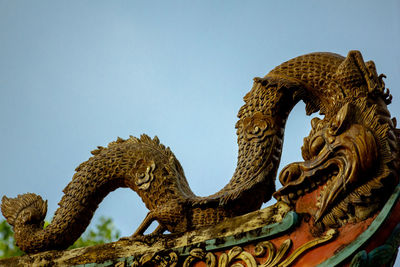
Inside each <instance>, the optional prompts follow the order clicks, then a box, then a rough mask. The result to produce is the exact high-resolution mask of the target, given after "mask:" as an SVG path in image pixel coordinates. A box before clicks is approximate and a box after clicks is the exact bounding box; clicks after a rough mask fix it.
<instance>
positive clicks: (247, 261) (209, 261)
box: [183, 229, 337, 267]
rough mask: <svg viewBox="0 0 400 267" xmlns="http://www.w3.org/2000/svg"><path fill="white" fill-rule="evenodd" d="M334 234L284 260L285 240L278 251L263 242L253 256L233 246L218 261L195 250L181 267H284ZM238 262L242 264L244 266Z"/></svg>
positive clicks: (289, 245) (206, 253)
mask: <svg viewBox="0 0 400 267" xmlns="http://www.w3.org/2000/svg"><path fill="white" fill-rule="evenodd" d="M336 233H337V231H336V230H334V229H330V230H328V231H327V232H326V233H325V234H324V235H323V236H321V237H319V238H316V239H313V240H311V241H309V242H307V243H305V244H303V245H302V246H300V247H299V248H297V249H296V250H295V251H293V253H292V254H290V255H289V256H288V257H286V258H285V256H286V254H287V252H288V251H289V249H290V247H291V245H292V241H291V239H286V240H285V241H284V242H283V243H282V244H281V245H280V247H279V249H278V251H276V248H275V246H274V244H272V243H271V242H269V241H263V242H261V243H259V244H258V245H257V246H256V247H255V249H254V255H252V254H251V253H249V252H247V251H245V250H244V249H243V248H242V247H239V246H235V247H233V248H232V249H231V250H229V251H228V252H227V253H223V254H221V255H220V256H219V258H218V261H217V256H216V255H215V254H214V253H211V252H206V251H204V250H203V249H201V248H195V249H193V250H191V251H190V255H189V256H188V257H187V258H186V259H185V261H184V263H183V266H184V267H191V266H193V264H194V263H196V262H198V261H201V262H204V263H205V264H206V266H207V267H217V266H218V267H228V266H231V267H245V266H246V267H273V266H278V267H286V266H290V265H291V264H292V263H293V262H294V261H295V260H297V259H298V258H300V256H301V255H302V254H303V253H304V252H305V251H307V250H309V249H311V248H314V247H316V246H318V245H319V244H322V243H325V242H328V241H329V240H331V239H332V238H334V237H335V235H336ZM265 254H267V257H266V260H265V261H264V262H263V263H260V264H258V263H257V261H256V258H257V257H263V256H264V255H265ZM239 261H241V262H243V263H244V265H243V263H240V262H239Z"/></svg>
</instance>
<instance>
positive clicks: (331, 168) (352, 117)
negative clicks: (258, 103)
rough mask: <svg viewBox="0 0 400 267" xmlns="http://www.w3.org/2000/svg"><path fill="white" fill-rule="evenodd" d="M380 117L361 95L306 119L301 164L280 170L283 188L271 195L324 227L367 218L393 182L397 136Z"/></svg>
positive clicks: (378, 112) (377, 109) (381, 201)
mask: <svg viewBox="0 0 400 267" xmlns="http://www.w3.org/2000/svg"><path fill="white" fill-rule="evenodd" d="M381 113H382V109H381V108H380V106H379V105H377V104H371V103H368V99H367V98H366V97H365V98H358V99H353V101H350V102H347V103H345V104H344V105H342V106H341V107H340V109H339V111H338V112H337V113H336V114H335V116H332V117H325V118H324V119H319V118H314V119H312V121H311V125H312V130H311V132H310V135H309V136H308V137H306V138H305V139H304V145H303V147H302V156H303V159H304V161H303V162H296V163H292V164H289V165H288V166H286V167H285V168H284V169H283V170H282V172H281V173H280V176H279V179H280V181H281V183H282V185H283V187H282V188H281V189H280V190H278V191H277V192H275V194H274V196H275V197H276V198H277V199H280V200H283V201H285V202H287V203H290V204H292V205H294V206H295V207H296V210H297V212H300V213H309V214H310V215H312V216H313V217H314V220H315V222H316V223H318V224H320V225H321V224H322V225H324V226H327V227H340V226H341V225H344V224H345V223H347V222H356V221H360V220H364V219H365V218H367V217H369V216H371V215H372V214H373V213H374V212H375V211H376V210H377V209H378V208H379V206H380V205H381V204H382V203H383V202H384V201H385V200H386V197H385V194H384V193H383V192H385V190H384V189H386V190H389V189H388V187H389V188H390V185H393V184H394V182H395V180H396V179H397V175H396V172H395V171H396V170H395V168H393V156H392V152H393V151H394V147H393V146H397V145H396V143H397V138H396V137H395V135H394V134H393V133H394V132H393V131H394V127H393V124H392V122H391V121H390V122H389V123H382V121H383V118H384V116H382V115H381ZM387 195H388V194H386V196H387Z"/></svg>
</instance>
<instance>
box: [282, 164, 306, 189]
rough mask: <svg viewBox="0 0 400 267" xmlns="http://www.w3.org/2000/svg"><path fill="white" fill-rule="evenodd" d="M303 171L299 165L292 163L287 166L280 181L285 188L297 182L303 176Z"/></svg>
mask: <svg viewBox="0 0 400 267" xmlns="http://www.w3.org/2000/svg"><path fill="white" fill-rule="evenodd" d="M301 173H302V171H301V169H300V166H299V164H297V163H292V164H290V165H288V166H286V167H285V168H284V169H283V170H282V171H281V173H280V175H279V181H280V182H281V184H282V185H283V186H285V185H287V184H288V183H290V182H292V181H295V180H297V179H298V178H299V177H300V176H301Z"/></svg>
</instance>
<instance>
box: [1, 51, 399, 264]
mask: <svg viewBox="0 0 400 267" xmlns="http://www.w3.org/2000/svg"><path fill="white" fill-rule="evenodd" d="M383 77H384V76H383V75H379V76H378V75H377V72H376V69H375V65H374V63H373V62H372V61H368V62H364V60H363V58H362V56H361V53H360V52H358V51H350V52H349V53H348V55H347V57H342V56H340V55H337V54H333V53H311V54H307V55H303V56H299V57H296V58H294V59H291V60H289V61H287V62H284V63H282V64H281V65H279V66H277V67H276V68H274V69H273V70H272V71H270V72H269V73H268V74H267V75H266V76H265V77H263V78H255V79H254V83H253V87H252V89H251V90H250V92H248V93H247V94H246V95H245V97H244V102H245V103H244V105H243V106H242V107H241V108H240V110H239V112H238V117H239V120H238V122H237V124H236V128H237V142H238V147H239V152H238V162H237V167H236V170H235V172H234V174H233V176H232V178H231V180H230V181H229V182H228V184H227V185H226V186H225V187H224V188H222V189H221V190H220V191H218V192H216V193H215V194H213V195H210V196H207V197H199V196H196V195H195V194H194V193H193V192H192V190H191V189H190V187H189V185H188V182H187V180H186V178H185V175H184V172H183V169H182V166H181V165H180V163H179V161H178V160H177V158H176V157H175V155H174V154H173V153H172V151H171V150H170V149H169V148H167V147H165V146H164V145H162V144H161V143H160V141H159V140H158V138H157V137H155V138H154V139H151V138H150V137H148V136H147V135H142V136H141V137H140V138H136V137H130V138H128V139H126V140H124V139H122V138H118V139H117V140H116V141H115V142H111V143H110V144H109V145H108V146H107V147H98V149H96V150H94V151H92V154H93V156H92V157H91V158H89V159H88V160H87V161H86V162H83V163H82V164H80V165H79V166H78V167H77V168H76V173H75V174H74V176H73V177H72V181H71V182H70V183H69V184H68V185H67V186H66V188H65V189H64V196H63V197H62V199H61V201H60V202H59V208H58V210H57V211H56V213H55V214H54V217H53V220H52V222H51V223H50V224H49V225H48V226H47V227H46V228H45V229H43V219H44V217H45V215H46V210H47V203H46V201H44V200H43V199H42V198H41V197H40V196H38V195H35V194H33V193H28V194H23V195H18V196H17V197H16V198H7V197H6V196H4V197H3V198H2V205H1V211H2V214H3V215H4V216H5V217H6V219H7V222H8V223H9V224H10V225H12V226H13V229H14V232H15V240H16V244H17V246H19V247H20V248H21V249H22V250H23V251H25V252H28V253H33V252H40V251H46V250H52V249H64V248H67V247H68V246H69V245H71V244H72V243H73V242H74V241H75V240H76V239H77V238H79V236H80V235H81V234H82V233H83V232H84V230H85V229H86V227H87V225H88V224H89V222H90V220H91V218H92V216H93V214H94V212H95V210H96V208H97V206H98V204H99V203H100V202H101V201H102V199H103V198H104V197H105V196H106V195H107V194H108V193H109V192H111V191H113V190H115V189H117V188H119V187H129V188H131V189H132V190H134V191H135V192H137V194H138V195H139V196H140V197H141V199H142V200H143V201H144V203H145V204H146V207H147V208H148V209H149V213H148V215H147V216H146V218H145V219H144V220H143V222H142V223H141V224H140V226H139V227H138V229H137V230H136V232H135V233H134V234H133V235H132V237H130V238H132V239H143V234H144V232H145V231H146V229H147V228H148V227H149V226H150V224H151V223H152V222H153V221H157V222H158V223H159V226H158V227H157V229H156V230H155V231H154V233H153V234H152V237H155V238H153V239H156V238H157V236H159V235H161V234H162V233H163V232H165V231H166V230H168V231H169V232H171V233H180V232H186V231H189V230H193V229H198V228H200V227H204V226H212V225H215V224H217V223H220V222H222V221H224V220H226V219H227V218H232V217H236V216H239V215H243V214H246V213H249V212H252V211H255V210H257V209H259V208H260V207H261V205H262V203H264V202H266V201H268V200H269V199H270V198H271V197H272V195H273V194H274V196H275V197H276V198H278V199H279V200H281V201H284V202H286V203H287V204H289V205H290V207H291V208H292V209H293V210H296V209H297V208H298V206H299V205H297V204H298V203H299V202H300V204H301V201H299V200H301V198H302V197H303V196H304V195H305V194H308V193H311V192H314V193H316V194H317V195H318V197H317V199H316V201H315V203H314V204H312V205H311V206H310V207H307V208H308V209H307V211H304V213H306V212H308V213H310V214H311V216H312V217H313V220H314V223H315V225H316V226H317V227H316V228H317V229H318V230H319V231H320V232H321V233H322V232H323V231H324V230H325V229H329V228H332V227H340V226H343V225H345V224H347V223H348V222H358V221H362V220H365V219H366V218H368V217H370V216H372V215H373V214H374V213H375V212H376V211H377V210H379V208H380V207H381V206H382V205H383V203H384V202H385V200H386V199H387V197H388V195H390V194H389V193H390V192H392V191H393V188H394V185H396V184H397V183H398V170H399V169H400V161H399V158H400V157H399V136H400V133H399V130H398V129H396V121H395V119H392V118H391V115H390V113H389V111H388V109H387V105H389V104H390V100H391V96H390V94H389V92H388V90H385V85H384V82H383ZM300 100H303V101H304V102H305V103H306V112H307V114H311V113H313V112H317V111H319V112H320V114H322V115H324V116H325V117H324V118H323V119H313V120H312V130H311V132H310V135H309V136H308V137H307V138H306V139H305V142H304V145H303V149H302V151H303V158H304V162H300V163H293V164H290V165H289V166H287V167H286V168H285V169H284V170H283V171H282V173H281V174H280V176H279V178H280V180H281V182H282V184H283V185H284V187H283V188H282V189H280V190H278V191H276V190H275V178H276V172H277V169H278V166H279V161H280V156H281V150H282V144H283V134H284V127H285V123H286V120H287V118H288V115H289V113H290V111H291V110H292V108H293V107H294V105H296V104H297V103H298V102H299V101H300ZM308 210H309V211H308ZM239 251H240V249H239V248H235V249H233V250H232V251H231V252H230V254H229V253H228V254H226V255H225V256H221V257H220V259H219V261H218V262H219V263H218V264H219V265H223V264H225V265H226V264H228V263H229V262H231V261H232V260H234V259H239V258H240V259H241V260H242V261H244V262H245V263H246V264H250V265H251V264H254V261H253V258H252V257H250V256H251V255H250V254H248V252H246V251H240V252H239ZM278 254H279V253H278ZM278 254H277V255H278ZM196 255H197V256H196ZM203 256H204V257H208V256H207V254H205V255H203ZM203 256H202V257H201V259H204V257H203ZM191 257H192V259H193V260H201V259H200V258H199V257H200V254H193V255H191ZM209 257H211V256H209ZM152 260H155V258H152ZM160 262H161V263H160V264H164V263H162V262H163V261H162V259H160ZM210 262H212V260H211V259H210ZM210 264H211V263H210Z"/></svg>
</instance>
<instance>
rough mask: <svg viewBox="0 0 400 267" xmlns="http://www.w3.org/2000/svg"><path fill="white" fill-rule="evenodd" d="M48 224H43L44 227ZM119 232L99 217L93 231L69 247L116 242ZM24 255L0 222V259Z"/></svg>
mask: <svg viewBox="0 0 400 267" xmlns="http://www.w3.org/2000/svg"><path fill="white" fill-rule="evenodd" d="M47 225H48V223H46V224H45V227H46V226H47ZM119 237H120V232H119V231H118V230H117V229H116V228H115V226H114V224H113V221H112V219H111V218H106V217H100V219H99V221H98V222H97V223H96V225H95V227H94V228H93V229H87V230H86V232H85V233H84V234H83V235H82V236H81V237H80V238H79V239H78V240H76V241H75V243H74V244H73V245H72V246H70V247H69V249H72V248H79V247H87V246H93V245H97V244H104V243H108V242H112V241H115V240H117V239H118V238H119ZM23 254H24V253H23V252H22V251H21V250H20V249H19V248H18V247H17V246H15V241H14V233H13V231H12V228H11V226H10V225H9V224H8V223H7V222H6V221H5V220H3V221H0V259H1V258H9V257H14V256H20V255H23Z"/></svg>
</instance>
